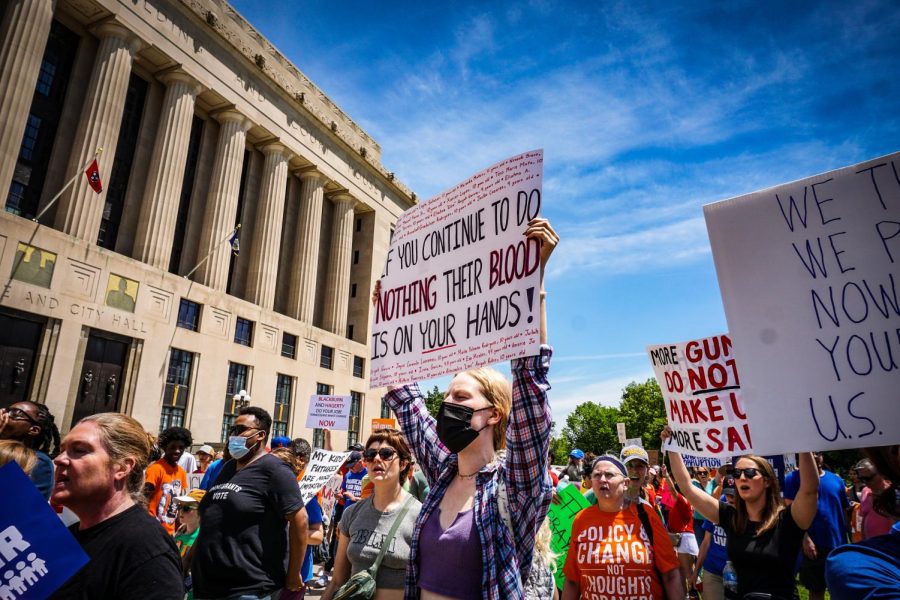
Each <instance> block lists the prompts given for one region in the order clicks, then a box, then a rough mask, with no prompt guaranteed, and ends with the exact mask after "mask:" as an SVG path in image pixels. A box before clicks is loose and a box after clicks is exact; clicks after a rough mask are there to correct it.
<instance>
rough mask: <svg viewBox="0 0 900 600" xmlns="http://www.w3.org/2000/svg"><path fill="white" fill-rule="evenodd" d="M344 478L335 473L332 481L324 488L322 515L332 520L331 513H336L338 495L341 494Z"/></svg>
mask: <svg viewBox="0 0 900 600" xmlns="http://www.w3.org/2000/svg"><path fill="white" fill-rule="evenodd" d="M343 481H344V478H343V477H341V474H340V473H335V474H334V475H332V476H331V479H329V480H328V481H326V482H325V485H324V486H322V514H323V515H324V516H325V517H327V518H328V519H331V513H332V512H333V511H334V504H335V502H337V499H338V494H340V493H341V483H343Z"/></svg>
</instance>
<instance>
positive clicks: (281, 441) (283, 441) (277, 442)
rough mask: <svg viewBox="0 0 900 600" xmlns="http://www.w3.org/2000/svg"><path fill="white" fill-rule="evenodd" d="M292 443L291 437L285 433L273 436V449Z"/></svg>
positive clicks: (285, 446)
mask: <svg viewBox="0 0 900 600" xmlns="http://www.w3.org/2000/svg"><path fill="white" fill-rule="evenodd" d="M290 445H291V438H289V437H287V436H284V435H276V436H275V437H273V438H272V449H273V450H274V449H275V448H287V447H288V446H290Z"/></svg>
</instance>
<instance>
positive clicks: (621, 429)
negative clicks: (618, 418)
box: [616, 423, 625, 444]
mask: <svg viewBox="0 0 900 600" xmlns="http://www.w3.org/2000/svg"><path fill="white" fill-rule="evenodd" d="M616 433H617V434H618V436H619V443H620V444H624V443H625V423H616Z"/></svg>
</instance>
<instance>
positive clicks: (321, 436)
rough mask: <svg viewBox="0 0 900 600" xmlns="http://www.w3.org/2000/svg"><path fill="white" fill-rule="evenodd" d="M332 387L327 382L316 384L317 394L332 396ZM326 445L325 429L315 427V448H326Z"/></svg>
mask: <svg viewBox="0 0 900 600" xmlns="http://www.w3.org/2000/svg"><path fill="white" fill-rule="evenodd" d="M332 389H333V388H332V387H331V386H330V385H328V384H327V383H317V384H316V395H317V396H330V395H331V391H332ZM324 447H325V431H324V430H322V429H318V428H316V429H313V448H324Z"/></svg>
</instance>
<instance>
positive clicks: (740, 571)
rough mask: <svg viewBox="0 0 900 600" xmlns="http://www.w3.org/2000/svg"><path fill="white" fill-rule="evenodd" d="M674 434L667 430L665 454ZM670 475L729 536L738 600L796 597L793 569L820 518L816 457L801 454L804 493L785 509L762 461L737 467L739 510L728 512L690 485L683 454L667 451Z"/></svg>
mask: <svg viewBox="0 0 900 600" xmlns="http://www.w3.org/2000/svg"><path fill="white" fill-rule="evenodd" d="M670 437H672V430H671V429H670V428H669V427H666V428H665V429H663V431H662V433H661V434H660V438H661V439H662V441H663V446H662V447H663V448H665V447H666V443H667V442H668V440H669V438H670ZM668 455H669V462H670V463H671V467H672V475H674V476H675V481H677V482H678V486H679V487H680V488H681V493H682V494H684V495H685V496H686V497H687V499H688V500H689V501H690V503H691V505H692V506H693V507H694V509H695V510H696V511H697V512H699V513H700V514H701V515H703V517H704V518H706V519H707V520H708V521H710V522H711V523H713V524H716V525H721V526H722V528H723V529H724V530H725V533H726V534H727V536H728V538H727V539H728V542H727V548H728V560H730V561H731V562H732V564H733V565H734V569H735V571H736V572H737V585H738V598H743V597H744V596H745V595H747V594H750V593H752V592H757V593H763V594H769V597H771V598H772V599H773V600H778V599H779V598H783V599H784V600H790V599H791V598H793V597H794V588H795V585H796V584H795V580H794V564H795V563H796V560H797V555H798V554H799V553H800V546H801V544H802V542H803V534H804V532H805V531H806V530H807V529H809V526H810V525H811V524H812V522H813V519H814V518H815V516H816V502H817V500H818V497H819V473H818V468H817V467H816V462H815V459H814V458H813V455H812V452H804V453H802V454H800V490H799V491H798V492H797V496H796V498H794V502H793V503H792V504H791V505H790V506H788V507H785V506H784V503H783V502H782V499H781V494H780V492H779V489H778V478H777V477H776V476H775V471H774V469H772V465H770V464H769V461H767V460H766V459H765V458H763V457H762V456H756V455H752V454H748V455H746V456H741V457H739V458H738V459H737V461H736V462H735V463H734V480H735V485H736V486H737V496H736V498H735V505H734V506H729V505H728V504H726V503H724V502H720V501H719V499H718V498H714V497H713V496H710V495H709V494H707V493H706V492H703V491H700V490H699V489H697V488H696V487H694V486H693V485H691V476H690V474H689V473H688V470H687V467H686V466H685V464H684V461H683V460H682V458H681V454H680V453H678V452H675V451H672V450H669V451H668Z"/></svg>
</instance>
